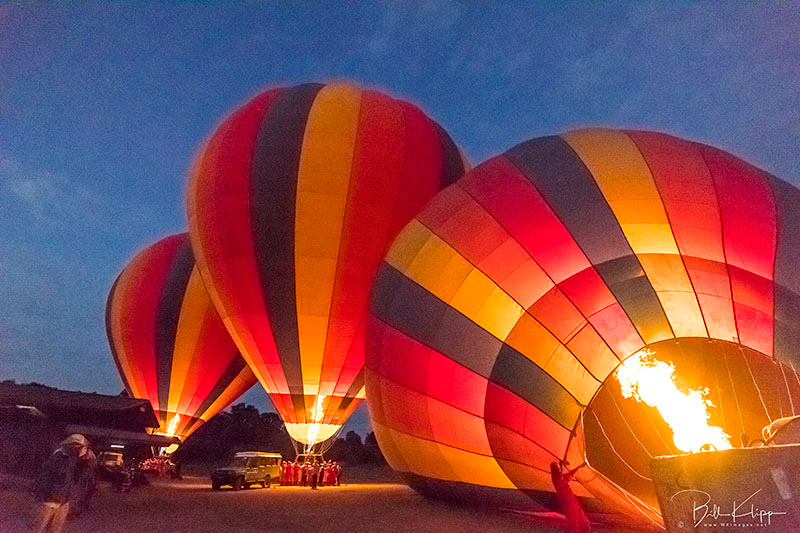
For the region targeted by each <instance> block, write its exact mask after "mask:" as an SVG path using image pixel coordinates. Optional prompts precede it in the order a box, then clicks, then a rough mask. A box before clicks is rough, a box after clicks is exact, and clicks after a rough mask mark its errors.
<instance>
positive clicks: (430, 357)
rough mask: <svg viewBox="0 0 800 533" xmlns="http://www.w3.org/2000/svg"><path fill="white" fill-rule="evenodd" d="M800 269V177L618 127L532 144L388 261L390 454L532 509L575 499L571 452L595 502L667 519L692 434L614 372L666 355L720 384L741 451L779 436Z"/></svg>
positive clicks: (381, 388) (583, 494)
mask: <svg viewBox="0 0 800 533" xmlns="http://www.w3.org/2000/svg"><path fill="white" fill-rule="evenodd" d="M798 264H800V190H798V189H796V188H795V187H793V186H792V185H789V184H788V183H786V182H784V181H781V180H779V179H777V178H775V177H774V176H772V175H770V174H768V173H767V172H765V171H763V170H760V169H758V168H755V167H753V166H751V165H749V164H748V163H746V162H744V161H742V160H740V159H738V158H736V157H734V156H732V155H730V154H728V153H726V152H724V151H721V150H718V149H716V148H713V147H710V146H705V145H702V144H698V143H694V142H690V141H685V140H681V139H678V138H675V137H672V136H669V135H665V134H661V133H654V132H644V131H617V130H609V129H590V130H580V131H572V132H569V133H566V134H563V135H560V136H551V137H543V138H537V139H533V140H530V141H527V142H524V143H522V144H520V145H518V146H516V147H514V148H512V149H511V150H509V151H507V152H505V153H504V154H502V155H501V156H498V157H495V158H493V159H490V160H489V161H487V162H485V163H483V164H481V165H479V166H478V167H476V168H475V169H473V170H472V171H471V172H469V173H467V174H466V175H465V176H464V177H463V178H462V179H461V180H459V181H458V182H457V183H456V184H454V185H452V186H450V187H448V188H447V189H445V190H443V191H442V192H441V193H439V194H438V195H437V196H436V197H435V198H434V200H433V201H432V202H431V203H430V204H429V205H428V206H427V207H426V208H425V209H424V210H423V211H422V212H421V213H420V214H419V215H417V216H416V218H414V220H412V221H411V222H410V223H409V224H408V225H407V226H406V227H405V228H404V229H403V231H402V232H401V233H400V235H399V236H398V237H397V239H396V240H395V241H394V243H393V245H392V247H391V249H390V250H389V252H388V253H387V255H386V257H385V259H384V262H383V263H382V265H381V267H380V270H379V273H378V275H377V277H376V281H375V286H374V289H373V292H372V298H371V304H370V315H369V316H370V318H369V323H368V327H367V340H366V343H367V356H366V358H367V359H366V394H367V403H368V407H369V412H370V416H371V418H372V425H373V428H374V430H375V434H376V437H377V439H378V443H379V445H380V447H381V450H382V451H383V453H384V455H385V457H386V458H387V460H388V462H389V464H390V465H391V466H392V468H394V469H395V470H396V471H397V472H398V473H400V474H401V475H402V476H403V477H404V478H405V479H406V480H407V481H408V482H409V484H410V485H411V486H412V487H414V488H416V489H417V490H419V491H421V492H423V493H425V494H428V495H432V496H436V497H444V498H451V499H457V500H460V501H463V502H468V503H473V504H474V503H496V504H498V505H501V506H504V507H509V506H520V507H523V508H527V509H534V510H536V509H538V510H544V509H556V508H557V505H556V500H555V497H554V494H553V492H554V488H553V484H552V480H551V477H550V471H549V465H550V464H551V463H552V462H559V461H566V463H567V465H568V467H569V468H577V467H580V468H578V470H577V471H576V472H575V476H576V478H575V479H576V481H577V482H576V483H573V489H574V491H575V493H576V495H577V496H578V497H579V498H581V499H582V500H583V502H584V504H585V507H586V508H587V509H588V510H589V511H590V512H596V513H617V514H618V517H619V516H627V517H628V518H631V519H634V520H638V521H641V522H654V523H658V522H659V521H660V514H659V508H658V504H657V501H656V495H655V488H654V486H653V484H652V483H651V480H650V473H649V470H648V465H649V462H650V460H651V458H652V456H656V455H665V454H675V453H679V452H680V451H681V449H680V448H679V446H678V444H679V443H680V442H681V440H680V439H679V437H680V436H681V435H679V433H678V432H677V431H676V432H675V433H674V434H673V433H672V432H671V431H670V427H668V426H667V423H666V418H662V416H661V412H660V411H656V410H655V409H654V408H653V407H651V406H649V405H647V404H644V403H640V402H637V401H636V400H635V399H634V398H626V397H624V396H623V394H622V385H621V383H620V381H619V380H617V379H615V376H616V375H617V374H615V372H616V371H618V369H619V368H620V365H621V364H622V362H623V361H630V360H631V359H629V358H631V356H633V355H636V356H637V358H639V357H640V356H642V354H644V353H647V354H649V357H652V358H653V359H655V360H656V361H657V362H660V363H663V364H665V365H670V364H671V365H672V368H673V369H674V378H671V379H673V383H675V387H678V388H679V389H680V390H681V391H682V392H686V393H687V394H688V391H690V390H693V388H700V389H703V390H705V389H708V391H707V393H705V394H706V396H705V397H704V399H703V403H704V408H707V409H708V411H707V412H706V414H707V415H708V416H707V417H706V420H704V421H705V422H708V424H710V425H712V426H717V427H719V428H721V430H722V431H724V433H725V434H726V435H727V436H728V437H730V439H729V440H730V443H731V445H735V446H738V445H739V438H740V435H741V434H746V435H749V436H751V437H753V436H758V435H760V431H761V428H762V427H763V426H764V425H766V424H768V423H769V422H770V421H771V420H774V419H776V418H778V417H781V416H787V415H792V414H795V413H796V412H797V409H798V408H800V381H799V380H798V376H797V373H796V370H795V369H800V366H794V365H795V363H798V364H800V325H798V324H800V270H798V268H797V265H798ZM653 364H655V363H653ZM697 394H699V395H702V394H703V393H702V392H698V393H697ZM667 407H669V406H667ZM685 414H688V413H685ZM685 418H688V417H685ZM701 418H702V417H701ZM678 422H682V421H681V420H679V421H678Z"/></svg>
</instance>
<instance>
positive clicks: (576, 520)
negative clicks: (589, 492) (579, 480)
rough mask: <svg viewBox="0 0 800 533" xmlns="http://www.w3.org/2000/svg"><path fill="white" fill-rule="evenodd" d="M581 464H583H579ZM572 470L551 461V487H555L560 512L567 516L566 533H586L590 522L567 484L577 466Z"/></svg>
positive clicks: (589, 527) (589, 528)
mask: <svg viewBox="0 0 800 533" xmlns="http://www.w3.org/2000/svg"><path fill="white" fill-rule="evenodd" d="M581 466H583V465H581ZM581 466H579V467H578V468H575V469H574V470H571V471H569V470H567V471H564V470H563V469H562V467H561V465H560V464H558V463H556V462H553V463H550V478H551V479H552V481H553V487H554V488H555V489H556V496H557V497H558V503H559V505H560V506H561V512H562V513H563V514H564V516H565V517H566V518H567V527H566V530H565V531H566V532H567V533H588V532H589V531H591V524H590V522H589V518H587V516H586V513H585V512H584V511H583V507H581V502H580V501H579V500H578V497H577V496H575V493H574V492H572V488H571V487H570V486H569V482H570V480H572V477H573V476H574V475H575V472H577V471H578V469H579V468H581Z"/></svg>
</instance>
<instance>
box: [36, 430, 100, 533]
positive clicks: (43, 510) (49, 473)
mask: <svg viewBox="0 0 800 533" xmlns="http://www.w3.org/2000/svg"><path fill="white" fill-rule="evenodd" d="M88 447H89V443H88V442H87V440H86V437H84V436H83V435H80V434H78V433H74V434H72V435H70V436H69V437H67V438H66V439H64V440H63V441H62V442H61V444H60V445H59V447H58V448H57V449H56V451H54V452H53V453H52V455H50V457H49V458H48V459H47V461H45V463H44V465H42V470H41V472H40V473H39V476H38V477H37V478H36V483H35V485H34V487H35V488H34V492H35V494H36V498H37V499H38V500H39V502H40V505H39V512H38V515H37V517H36V522H35V523H34V526H33V531H34V532H35V533H44V532H52V533H59V532H61V531H62V530H63V529H64V521H66V519H67V514H69V498H70V493H71V492H72V487H73V484H74V483H75V472H76V468H77V463H78V459H79V458H81V457H83V456H84V455H85V454H86V451H87V450H88Z"/></svg>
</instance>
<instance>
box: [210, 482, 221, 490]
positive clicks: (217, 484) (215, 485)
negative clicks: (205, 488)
mask: <svg viewBox="0 0 800 533" xmlns="http://www.w3.org/2000/svg"><path fill="white" fill-rule="evenodd" d="M211 490H219V483H218V482H216V481H212V482H211Z"/></svg>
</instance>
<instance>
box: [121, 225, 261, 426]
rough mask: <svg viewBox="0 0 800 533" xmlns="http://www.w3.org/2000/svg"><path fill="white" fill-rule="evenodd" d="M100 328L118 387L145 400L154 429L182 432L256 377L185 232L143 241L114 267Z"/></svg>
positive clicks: (203, 420)
mask: <svg viewBox="0 0 800 533" xmlns="http://www.w3.org/2000/svg"><path fill="white" fill-rule="evenodd" d="M106 331H107V334H108V341H109V344H110V345H111V353H112V354H113V356H114V362H115V363H116V364H117V369H118V370H119V374H120V376H121V377H122V382H123V383H124V384H125V389H126V390H127V391H128V394H130V395H131V396H133V397H136V398H147V399H148V400H150V403H152V404H153V410H154V411H155V412H156V415H157V416H158V421H159V423H160V427H159V429H158V433H161V434H165V435H171V436H172V435H174V436H178V437H181V438H185V437H187V436H189V435H190V434H191V433H192V432H193V431H194V430H196V429H197V428H198V427H200V426H201V425H202V424H203V422H205V421H207V420H208V419H209V418H211V417H212V416H214V415H215V414H216V413H218V412H219V411H221V410H222V409H224V408H225V407H226V406H227V405H228V404H230V403H231V402H232V401H233V400H235V399H236V398H238V397H239V396H241V395H242V394H243V393H244V392H245V391H247V389H249V388H250V387H252V386H253V385H254V384H255V382H256V378H255V376H254V375H253V373H252V372H251V371H250V368H249V367H248V366H247V364H246V363H245V361H244V359H242V357H241V356H240V355H239V352H238V350H237V349H236V346H235V345H234V344H233V341H232V340H231V338H230V336H229V335H228V332H227V331H226V330H225V326H224V325H223V324H222V320H220V318H219V315H217V312H216V310H215V309H214V306H213V304H212V303H211V300H210V298H209V296H208V292H207V291H206V288H205V286H204V285H203V281H202V279H201V278H200V274H199V272H198V271H197V267H196V266H195V262H194V257H193V256H192V248H191V245H190V243H189V236H188V234H186V233H183V234H180V235H173V236H170V237H167V238H165V239H162V240H160V241H158V242H157V243H155V244H153V245H151V246H149V247H147V248H145V249H144V250H142V251H141V252H139V253H138V254H137V255H136V256H135V257H134V258H133V260H132V261H131V262H130V263H129V264H128V265H127V266H126V267H125V268H124V269H123V270H122V272H121V273H120V275H119V277H118V278H117V280H116V281H115V282H114V286H113V287H112V288H111V293H110V294H109V295H108V304H107V307H106Z"/></svg>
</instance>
